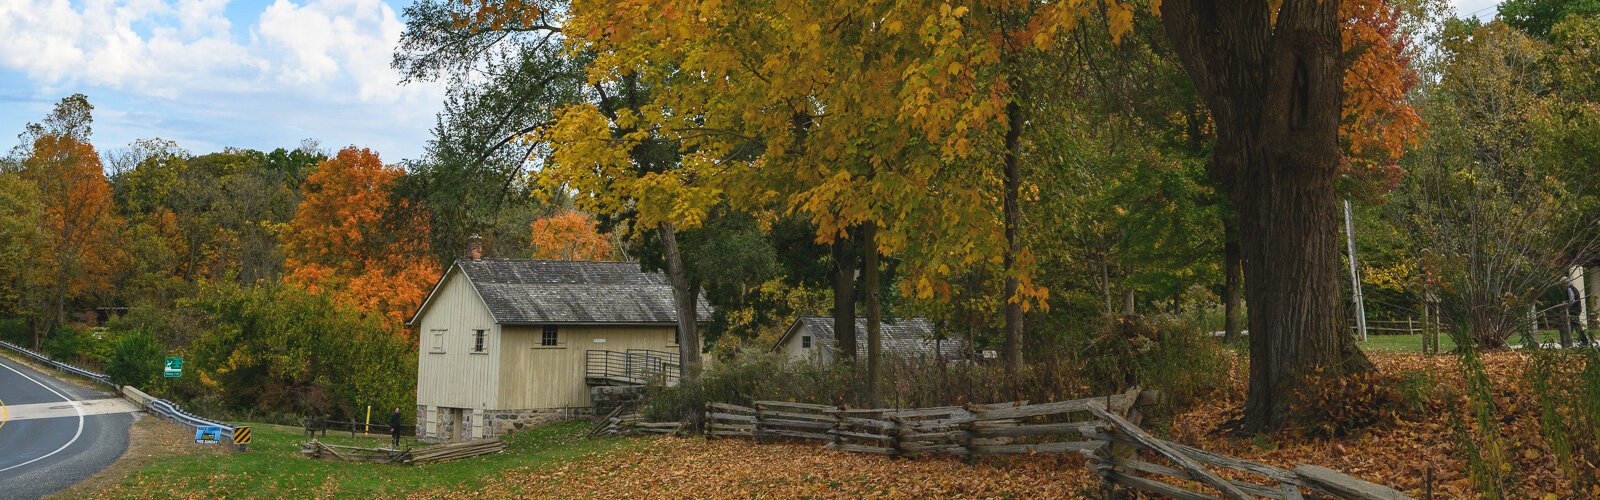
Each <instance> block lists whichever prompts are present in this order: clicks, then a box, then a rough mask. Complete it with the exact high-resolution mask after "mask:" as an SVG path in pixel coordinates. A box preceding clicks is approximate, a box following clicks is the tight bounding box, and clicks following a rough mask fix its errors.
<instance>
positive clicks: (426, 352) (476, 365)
mask: <svg viewBox="0 0 1600 500" xmlns="http://www.w3.org/2000/svg"><path fill="white" fill-rule="evenodd" d="M416 327H417V336H418V341H419V342H420V345H419V346H418V348H417V404H419V405H429V406H440V407H447V408H471V409H484V408H487V409H495V408H497V404H498V401H496V400H495V398H496V396H497V395H498V390H499V382H500V381H499V377H498V376H496V375H497V374H498V373H499V369H500V366H499V365H500V356H499V352H500V327H499V326H498V325H496V324H495V323H494V318H493V316H491V315H490V314H489V309H488V308H486V307H484V305H483V300H482V299H480V298H479V297H478V292H477V290H475V289H473V288H472V284H471V283H469V282H468V281H467V279H466V277H465V276H463V275H462V274H461V272H460V271H459V270H457V269H455V268H452V269H451V270H450V272H449V274H448V275H446V276H445V281H444V284H443V286H440V287H439V292H438V293H436V294H435V295H434V297H433V298H432V300H431V302H430V303H429V304H428V305H427V309H425V310H424V311H422V316H421V317H419V318H418V320H417V321H416ZM478 329H482V330H486V335H485V342H484V344H485V346H486V349H485V352H484V353H481V354H479V353H473V352H471V349H472V347H473V330H478ZM436 331H440V332H442V334H443V335H442V346H443V352H438V350H436V349H434V338H435V336H434V333H435V332H436ZM441 413H443V412H441Z"/></svg>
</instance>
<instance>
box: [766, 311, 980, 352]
mask: <svg viewBox="0 0 1600 500" xmlns="http://www.w3.org/2000/svg"><path fill="white" fill-rule="evenodd" d="M802 325H804V326H805V327H806V330H807V331H808V332H809V333H811V335H812V337H813V340H814V341H816V343H817V345H820V346H821V347H822V348H823V349H828V350H832V349H834V331H833V318H829V317H823V316H802V317H800V319H799V320H796V321H795V324H794V326H791V327H789V331H788V332H785V334H784V338H782V339H779V340H778V345H780V346H781V345H783V343H784V342H785V341H787V340H788V337H789V336H790V335H793V334H794V332H795V331H796V330H798V329H799V327H800V326H802ZM855 327H856V328H855V330H856V355H857V356H866V355H867V318H856V325H855ZM878 331H879V333H881V334H882V335H883V352H886V353H890V354H895V355H900V356H906V355H918V356H931V355H933V354H934V349H935V347H936V346H937V348H938V355H939V357H940V358H947V359H953V358H965V357H968V356H967V352H966V350H967V349H966V343H965V342H962V341H961V340H960V339H953V338H946V339H942V340H937V341H936V340H935V338H934V332H933V322H932V321H928V318H900V319H899V320H897V321H884V322H883V324H882V325H880V326H879V328H878Z"/></svg>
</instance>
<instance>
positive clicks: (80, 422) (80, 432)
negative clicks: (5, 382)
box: [0, 363, 83, 472]
mask: <svg viewBox="0 0 1600 500" xmlns="http://www.w3.org/2000/svg"><path fill="white" fill-rule="evenodd" d="M0 368H5V369H7V370H11V373H15V374H17V376H19V377H22V378H25V379H28V381H29V382H33V383H35V384H39V387H43V388H44V390H47V391H50V393H52V394H55V395H56V396H57V397H59V398H61V399H62V400H64V401H66V402H68V403H71V402H72V398H69V397H67V396H66V395H65V394H62V393H60V392H58V391H56V390H55V389H51V388H50V386H48V385H44V383H43V382H40V381H38V380H34V379H33V377H29V376H27V375H25V374H23V373H22V372H19V371H17V369H16V368H12V367H10V366H6V364H5V363H0ZM72 408H73V409H75V410H77V411H78V431H77V432H74V433H72V439H71V440H69V441H67V444H64V445H61V447H60V448H56V450H55V451H52V452H50V453H46V454H44V455H40V456H39V457H37V458H34V459H33V460H29V461H26V462H23V463H20V464H17V465H13V466H10V467H6V468H4V469H0V472H5V471H8V470H11V469H15V468H17V467H22V466H24V465H28V464H31V463H34V462H38V461H40V460H44V459H46V458H50V456H51V455H55V454H57V453H61V450H65V449H67V447H68V446H72V443H76V442H78V438H79V437H80V436H83V408H81V407H79V406H78V405H72Z"/></svg>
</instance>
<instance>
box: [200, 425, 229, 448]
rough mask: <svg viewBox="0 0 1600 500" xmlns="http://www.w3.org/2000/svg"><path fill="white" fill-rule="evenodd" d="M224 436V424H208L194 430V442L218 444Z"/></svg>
mask: <svg viewBox="0 0 1600 500" xmlns="http://www.w3.org/2000/svg"><path fill="white" fill-rule="evenodd" d="M221 438H222V426H220V425H206V426H201V427H197V428H195V430H194V442H196V443H200V444H217V442H218V441H220V440H221Z"/></svg>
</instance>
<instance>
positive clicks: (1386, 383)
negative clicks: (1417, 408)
mask: <svg viewBox="0 0 1600 500" xmlns="http://www.w3.org/2000/svg"><path fill="white" fill-rule="evenodd" d="M1402 384H1403V382H1402V381H1401V379H1400V378H1399V377H1395V376H1393V375H1387V374H1383V373H1379V372H1377V371H1376V370H1373V371H1366V372H1361V373H1358V374H1354V375H1344V376H1337V375H1333V374H1327V373H1324V372H1321V371H1318V372H1316V373H1313V374H1311V375H1309V376H1307V377H1306V378H1305V380H1304V381H1303V383H1301V384H1300V386H1299V387H1298V388H1296V389H1295V391H1294V392H1293V393H1292V394H1291V395H1290V398H1289V425H1288V428H1289V429H1290V430H1292V431H1296V432H1300V433H1303V434H1305V435H1308V436H1313V437H1322V438H1329V437H1344V436H1350V435H1353V434H1356V433H1360V432H1362V431H1365V430H1366V429H1368V428H1371V427H1373V426H1375V425H1378V424H1380V423H1384V422H1393V421H1396V420H1398V419H1399V418H1400V414H1399V411H1398V410H1399V409H1401V408H1404V407H1405V406H1406V398H1404V397H1403V396H1402V395H1401V393H1400V391H1398V390H1396V389H1395V388H1396V387H1399V386H1401V385H1402Z"/></svg>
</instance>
